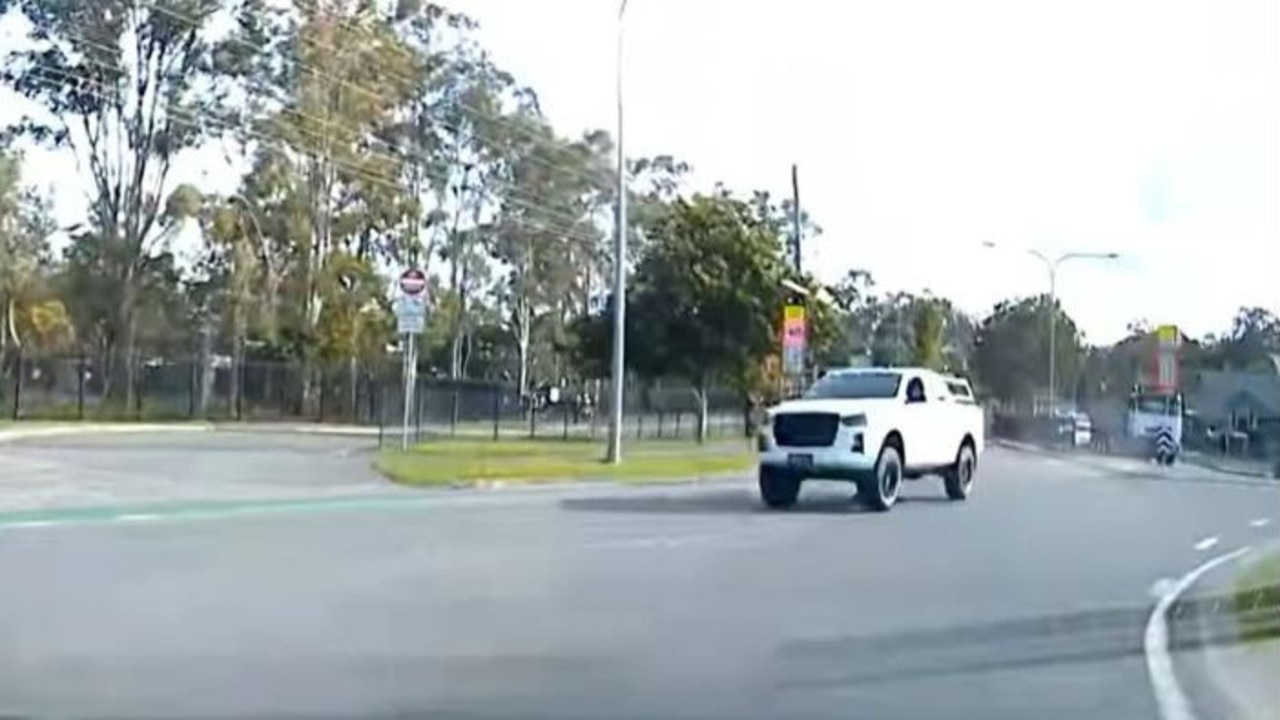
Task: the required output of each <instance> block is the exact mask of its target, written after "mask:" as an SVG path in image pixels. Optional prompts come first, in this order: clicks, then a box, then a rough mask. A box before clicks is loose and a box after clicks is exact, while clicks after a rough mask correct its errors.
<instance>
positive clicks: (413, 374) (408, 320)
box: [395, 268, 427, 451]
mask: <svg viewBox="0 0 1280 720" xmlns="http://www.w3.org/2000/svg"><path fill="white" fill-rule="evenodd" d="M395 311H396V332H397V333H398V334H399V335H400V341H401V345H400V348H401V356H402V358H403V363H404V364H403V365H402V367H401V372H400V374H401V377H402V378H403V379H404V417H403V419H402V422H401V428H400V449H401V450H402V451H403V450H408V449H409V419H410V417H411V416H412V413H413V403H414V394H415V391H416V389H417V386H418V335H420V334H421V333H422V331H423V329H424V328H425V327H426V324H427V322H426V320H427V276H426V273H424V272H422V271H421V270H419V269H417V268H409V269H408V270H405V271H404V272H403V273H401V274H400V294H399V295H398V296H397V297H396V302H395Z"/></svg>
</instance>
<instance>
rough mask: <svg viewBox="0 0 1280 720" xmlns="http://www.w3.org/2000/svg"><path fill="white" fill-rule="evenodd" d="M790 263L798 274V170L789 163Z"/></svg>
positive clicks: (793, 164)
mask: <svg viewBox="0 0 1280 720" xmlns="http://www.w3.org/2000/svg"><path fill="white" fill-rule="evenodd" d="M791 263H792V264H793V265H794V266H795V268H796V272H800V169H799V168H798V167H796V164H795V163H791Z"/></svg>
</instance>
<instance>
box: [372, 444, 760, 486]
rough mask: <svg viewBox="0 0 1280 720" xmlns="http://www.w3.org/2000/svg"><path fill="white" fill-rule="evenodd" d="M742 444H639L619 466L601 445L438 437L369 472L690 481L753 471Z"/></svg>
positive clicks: (429, 478)
mask: <svg viewBox="0 0 1280 720" xmlns="http://www.w3.org/2000/svg"><path fill="white" fill-rule="evenodd" d="M755 460H756V457H755V453H754V452H753V450H752V448H751V447H750V445H748V444H746V443H744V442H742V441H735V442H715V443H705V444H701V445H699V444H694V443H692V442H690V441H688V440H684V441H675V440H671V441H662V440H653V441H641V442H630V443H626V444H625V445H624V446H623V461H622V462H621V463H619V464H616V465H614V464H611V463H608V462H606V461H605V450H604V444H603V443H601V442H599V441H597V442H586V441H584V442H574V441H563V440H545V441H540V440H510V441H509V440H501V441H497V442H495V441H492V440H480V439H439V440H431V441H428V442H424V443H420V444H418V445H415V446H413V447H411V448H410V449H409V450H408V451H405V452H401V451H384V452H381V453H379V454H378V456H377V458H376V459H375V460H374V468H375V469H377V470H378V471H379V472H380V473H382V474H383V475H385V476H386V477H388V478H390V479H391V480H394V481H395V482H398V483H401V484H404V485H414V486H436V487H475V486H482V485H497V484H499V483H501V484H526V483H538V482H560V481H591V480H603V481H619V482H690V481H697V480H702V479H707V478H713V477H718V476H726V475H734V474H736V475H741V474H743V473H745V472H748V471H750V470H752V469H753V468H754V467H755Z"/></svg>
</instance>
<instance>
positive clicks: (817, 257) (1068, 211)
mask: <svg viewBox="0 0 1280 720" xmlns="http://www.w3.org/2000/svg"><path fill="white" fill-rule="evenodd" d="M449 5H450V6H451V7H453V8H455V9H458V10H462V11H464V12H467V13H468V14H470V15H472V16H473V17H475V18H476V19H477V20H479V22H480V23H481V25H482V31H481V38H482V41H483V42H484V44H485V45H486V46H487V47H489V48H490V49H491V50H492V52H493V54H494V56H495V58H496V60H497V61H498V62H499V63H501V64H502V65H504V66H505V67H507V68H508V69H509V70H510V71H512V72H513V73H515V74H516V75H517V76H518V77H519V78H520V79H521V80H522V81H523V82H525V83H526V84H528V85H530V86H532V87H533V88H535V89H536V90H537V92H538V94H539V96H540V98H541V100H542V102H543V107H544V110H545V111H546V112H547V113H548V114H549V116H550V118H551V119H552V120H553V122H554V123H555V124H556V126H557V127H558V128H559V129H560V130H561V131H562V132H563V133H565V134H569V135H576V134H577V133H578V132H580V131H581V130H583V129H586V128H589V127H606V128H609V129H611V130H612V129H613V127H614V125H615V123H616V119H615V109H614V83H613V80H614V77H613V72H614V56H615V55H614V53H615V44H614V43H615V38H616V35H615V27H616V26H615V18H616V12H617V5H616V3H615V2H613V0H459V1H458V2H454V3H449ZM626 37H627V39H626V59H625V74H626V81H627V85H626V98H627V145H628V151H629V152H630V153H631V154H633V155H639V154H654V153H670V154H673V155H676V156H679V157H681V158H684V159H686V160H687V161H689V162H690V163H691V164H692V165H693V166H694V168H695V171H696V174H695V183H696V184H697V185H698V186H702V187H709V186H710V185H711V183H713V182H715V181H717V180H721V181H724V182H725V183H726V184H728V185H729V186H731V187H734V188H740V189H743V190H747V189H750V188H757V187H759V188H766V189H770V190H773V191H775V192H777V193H785V192H789V167H790V164H791V163H792V162H796V163H798V164H799V167H800V186H801V202H802V204H803V205H804V206H805V207H806V209H808V210H809V211H810V212H811V213H812V215H813V217H814V219H815V220H816V221H817V222H818V223H819V224H820V225H822V226H823V228H824V229H825V233H824V234H823V235H822V236H821V237H819V238H817V239H814V240H812V241H810V242H809V244H808V247H806V249H805V262H806V263H807V265H808V266H809V267H810V268H812V269H813V270H815V271H816V272H818V273H819V274H820V275H821V276H823V277H824V278H826V279H830V280H834V279H835V278H837V277H839V276H840V275H842V274H843V273H844V272H845V271H846V270H848V269H850V268H863V269H868V270H870V271H871V272H872V273H873V275H874V276H875V278H876V279H877V281H878V282H879V284H880V285H881V286H882V287H884V288H887V289H905V290H913V291H919V290H923V289H926V288H927V289H930V290H932V291H933V292H935V293H937V294H941V295H946V296H948V297H951V298H953V299H954V300H956V301H957V302H958V303H959V304H960V305H961V306H962V307H963V308H965V309H966V310H969V311H972V312H984V311H986V310H987V309H989V308H990V306H991V305H992V304H993V303H994V302H996V301H997V300H999V299H1001V298H1003V297H1007V296H1010V295H1027V294H1033V293H1037V292H1042V291H1043V290H1044V289H1045V288H1047V285H1048V278H1047V273H1046V270H1045V268H1044V266H1043V265H1042V264H1041V263H1040V262H1039V261H1037V260H1035V259H1034V258H1032V257H1030V256H1029V255H1027V254H1026V253H1025V249H1026V248H1036V249H1039V250H1041V251H1043V252H1045V253H1046V254H1049V255H1054V254H1057V253H1062V252H1069V251H1106V252H1117V253H1120V254H1121V255H1122V256H1123V257H1122V259H1121V260H1119V261H1115V262H1093V261H1071V262H1068V263H1065V264H1064V265H1063V266H1062V268H1061V271H1060V273H1059V282H1058V289H1059V295H1060V297H1061V298H1062V301H1063V303H1064V305H1065V306H1066V309H1067V311H1068V312H1069V313H1071V314H1072V315H1073V316H1074V317H1075V318H1076V319H1077V321H1078V322H1079V323H1080V324H1081V325H1082V326H1083V328H1084V329H1085V331H1086V333H1087V334H1088V336H1089V339H1090V340H1092V341H1094V342H1107V341H1111V340H1115V339H1117V338H1118V337H1120V336H1121V335H1123V333H1124V328H1125V325H1126V323H1128V322H1129V321H1131V320H1134V319H1139V318H1145V319H1147V320H1149V321H1150V322H1152V323H1162V322H1174V323H1177V324H1180V325H1182V326H1183V327H1184V328H1185V329H1186V330H1187V331H1188V332H1189V333H1191V334H1193V335H1198V334H1200V333H1203V332H1208V331H1214V330H1220V329H1223V328H1225V327H1226V326H1227V324H1228V323H1229V322H1230V319H1231V317H1232V315H1233V314H1234V311H1235V309H1236V308H1237V307H1239V306H1241V305H1263V306H1265V307H1268V308H1270V309H1272V310H1273V311H1280V2H1276V0H1204V1H1202V2H1184V1H1181V0H1101V1H1100V0H1076V1H1074V2H1069V3H1068V2H1053V3H1050V2H1040V1H1031V0H931V1H928V2H923V1H922V2H912V1H908V0H903V1H899V2H861V1H859V2H853V1H839V2H838V1H835V0H789V2H786V3H772V2H769V3H766V2H763V1H761V2H751V1H750V0H630V2H629V7H628V10H627V16H626ZM11 98H12V96H8V95H3V96H0V121H3V120H4V119H6V117H5V116H6V115H10V114H11V111H10V112H8V113H6V111H5V110H4V107H5V106H6V105H11ZM223 168H225V164H224V162H223V161H222V160H221V159H219V157H218V155H217V154H215V153H207V154H205V157H204V158H203V159H201V160H198V161H195V162H191V163H187V164H186V165H185V166H184V167H183V168H182V169H181V175H182V176H183V177H182V178H180V179H192V180H196V179H200V177H201V176H204V177H206V178H211V177H212V178H215V179H217V175H219V174H222V175H223V176H225V175H226V173H225V171H224V170H223ZM73 170H74V166H73V165H72V164H70V162H69V160H67V159H65V158H64V159H61V160H58V159H47V158H46V159H43V160H42V161H41V162H40V163H38V164H36V165H35V166H33V168H31V171H30V172H29V178H30V179H31V180H33V181H37V182H42V183H45V182H53V181H57V182H59V184H58V188H59V191H60V193H61V195H62V196H64V197H60V199H59V200H60V202H59V211H60V213H61V214H63V215H64V219H68V221H74V220H78V219H79V218H78V217H76V218H71V217H70V216H72V215H76V214H78V213H80V212H83V200H82V196H83V187H80V186H77V184H76V183H74V182H69V181H67V180H66V178H68V177H70V176H71V175H69V174H68V171H72V172H73ZM222 179H227V178H225V177H224V178H222ZM984 241H990V242H994V243H996V244H997V245H998V246H999V248H998V249H986V248H984V247H983V242H984Z"/></svg>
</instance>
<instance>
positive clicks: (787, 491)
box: [760, 467, 800, 510]
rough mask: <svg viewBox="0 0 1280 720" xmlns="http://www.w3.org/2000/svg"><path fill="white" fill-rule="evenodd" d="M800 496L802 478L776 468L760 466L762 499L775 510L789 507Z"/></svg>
mask: <svg viewBox="0 0 1280 720" xmlns="http://www.w3.org/2000/svg"><path fill="white" fill-rule="evenodd" d="M799 496H800V478H799V477H797V476H796V475H793V474H791V473H788V472H783V471H781V470H776V469H774V468H768V467H762V468H760V500H761V501H762V502H763V503H764V504H765V506H767V507H770V508H773V509H775V510H781V509H784V508H789V507H791V506H792V505H795V504H796V498H797V497H799Z"/></svg>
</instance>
